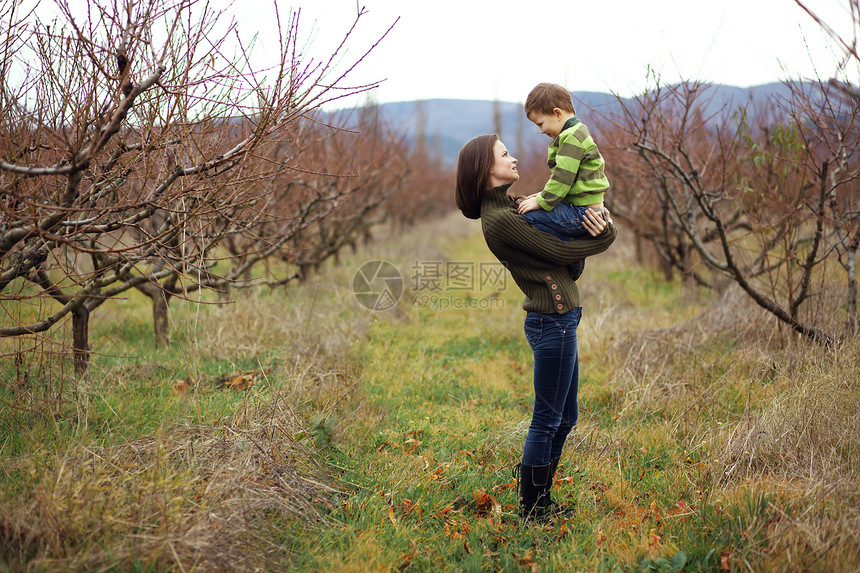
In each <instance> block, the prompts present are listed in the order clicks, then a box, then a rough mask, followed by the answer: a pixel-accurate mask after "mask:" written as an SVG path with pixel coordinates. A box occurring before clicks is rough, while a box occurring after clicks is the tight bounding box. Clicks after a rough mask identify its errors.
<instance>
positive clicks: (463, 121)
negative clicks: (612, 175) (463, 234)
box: [379, 83, 789, 165]
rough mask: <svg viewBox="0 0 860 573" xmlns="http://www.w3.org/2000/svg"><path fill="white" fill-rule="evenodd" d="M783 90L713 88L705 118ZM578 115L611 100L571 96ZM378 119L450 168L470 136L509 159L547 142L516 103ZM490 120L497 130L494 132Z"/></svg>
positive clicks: (436, 108) (384, 111)
mask: <svg viewBox="0 0 860 573" xmlns="http://www.w3.org/2000/svg"><path fill="white" fill-rule="evenodd" d="M788 94H789V89H788V88H787V87H786V86H785V85H783V84H782V83H771V84H764V85H760V86H753V87H749V88H738V87H734V86H726V85H714V86H713V87H712V88H711V89H710V90H709V92H708V95H709V100H708V105H707V106H706V108H705V112H706V114H708V115H709V114H711V113H716V112H718V111H720V110H721V109H723V108H724V107H725V106H727V105H729V107H734V106H737V105H740V104H742V103H747V102H750V101H764V100H766V99H768V98H770V97H786V96H787V95H788ZM573 96H574V105H575V106H576V111H577V113H578V115H579V116H580V117H581V118H582V119H583V121H584V122H585V123H586V124H588V123H589V116H594V115H600V114H611V113H615V112H618V110H619V103H618V100H617V98H616V97H615V96H614V95H612V94H608V93H601V92H577V93H574V94H573ZM379 113H380V116H381V117H382V118H384V119H385V120H386V121H388V122H389V123H390V124H391V125H393V126H395V127H396V128H397V127H399V128H402V129H403V130H404V131H405V133H406V136H407V139H409V140H411V141H414V140H415V138H416V136H417V134H419V133H420V132H421V131H422V130H423V131H424V133H425V137H426V140H427V144H428V146H429V147H430V148H431V149H436V150H438V151H439V152H440V153H441V156H442V157H443V159H444V160H445V161H446V162H447V163H450V164H452V165H453V164H454V163H455V162H456V160H457V154H458V153H459V152H460V148H461V147H463V145H464V144H465V143H466V142H467V141H468V140H470V139H471V138H473V137H475V136H476V135H481V134H483V133H494V132H499V135H501V137H502V139H503V140H504V141H505V144H506V145H507V146H508V149H510V150H511V153H512V154H514V155H518V154H522V153H523V152H522V150H519V149H517V146H518V145H523V146H533V145H538V146H546V144H547V143H548V140H547V137H546V136H544V135H541V134H540V133H539V132H538V130H537V128H536V127H535V126H534V125H533V124H532V123H530V122H529V121H528V120H527V119H526V117H525V113H524V112H523V106H522V104H520V103H511V102H493V101H483V100H458V99H429V100H420V101H406V102H393V103H383V104H379ZM496 116H498V117H499V124H500V127H501V129H497V128H496V123H497V122H496V119H494V118H495V117H496Z"/></svg>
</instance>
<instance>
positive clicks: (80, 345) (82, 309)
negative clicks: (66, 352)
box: [72, 304, 90, 376]
mask: <svg viewBox="0 0 860 573" xmlns="http://www.w3.org/2000/svg"><path fill="white" fill-rule="evenodd" d="M72 336H73V345H72V348H73V352H74V359H73V362H74V365H75V374H77V375H78V376H81V375H82V374H84V373H86V371H87V368H89V365H90V309H89V307H88V306H87V305H86V304H82V305H81V306H79V307H78V308H76V309H75V310H73V311H72Z"/></svg>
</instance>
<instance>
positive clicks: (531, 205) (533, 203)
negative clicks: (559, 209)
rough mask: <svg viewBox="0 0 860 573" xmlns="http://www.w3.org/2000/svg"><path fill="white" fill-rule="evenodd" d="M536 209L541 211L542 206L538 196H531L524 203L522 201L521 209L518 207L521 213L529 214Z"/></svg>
mask: <svg viewBox="0 0 860 573" xmlns="http://www.w3.org/2000/svg"><path fill="white" fill-rule="evenodd" d="M535 209H540V204H539V203H538V202H537V195H529V196H528V197H526V198H525V199H523V200H522V201H520V205H519V207H517V211H519V212H520V213H528V212H529V211H534V210H535Z"/></svg>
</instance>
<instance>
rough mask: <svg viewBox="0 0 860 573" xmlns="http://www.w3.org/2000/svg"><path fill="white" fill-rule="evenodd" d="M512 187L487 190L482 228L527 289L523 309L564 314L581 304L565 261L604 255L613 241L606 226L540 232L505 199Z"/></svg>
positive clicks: (490, 244)
mask: <svg viewBox="0 0 860 573" xmlns="http://www.w3.org/2000/svg"><path fill="white" fill-rule="evenodd" d="M509 187H510V185H503V186H501V187H496V188H495V189H490V190H489V191H487V192H485V193H484V195H483V197H482V200H481V227H482V230H483V232H484V239H485V240H486V241H487V246H488V247H489V248H490V251H492V253H493V254H494V255H495V256H496V258H498V259H499V261H501V263H502V264H503V265H505V267H506V268H507V269H508V271H510V273H511V276H512V277H513V278H514V281H515V282H516V283H517V286H519V287H520V289H521V290H522V291H523V293H525V295H526V298H525V300H524V301H523V309H525V310H527V311H530V312H542V313H546V314H553V313H556V314H563V313H565V312H567V311H569V310H571V309H573V308H576V307H577V306H580V303H579V288H578V287H577V286H576V281H574V280H573V279H572V278H570V275H569V274H568V271H567V265H569V264H570V263H572V262H574V261H578V260H581V259H584V258H585V257H590V256H591V255H596V254H598V253H602V252H603V251H605V250H606V249H607V248H609V245H611V244H612V242H613V241H614V240H615V236H616V234H617V232H616V230H615V226H614V225H612V224H609V225H607V226H606V229H605V230H604V231H603V232H602V233H601V234H600V235H599V236H597V237H588V238H584V239H572V240H570V241H563V240H561V239H559V238H556V237H554V236H553V235H550V234H549V233H544V232H543V231H539V230H537V229H536V228H534V227H533V226H531V225H530V224H529V223H528V222H527V221H526V220H525V219H524V218H523V216H522V215H520V214H519V213H517V210H516V205H515V204H514V202H513V201H512V200H511V198H510V197H508V194H507V191H508V188H509Z"/></svg>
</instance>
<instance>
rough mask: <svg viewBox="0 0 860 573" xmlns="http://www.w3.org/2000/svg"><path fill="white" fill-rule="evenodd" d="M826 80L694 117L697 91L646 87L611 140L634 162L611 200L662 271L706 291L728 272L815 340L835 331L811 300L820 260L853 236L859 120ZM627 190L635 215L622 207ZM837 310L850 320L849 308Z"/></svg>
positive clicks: (701, 94)
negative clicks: (624, 145)
mask: <svg viewBox="0 0 860 573" xmlns="http://www.w3.org/2000/svg"><path fill="white" fill-rule="evenodd" d="M827 87H828V86H827V85H826V84H824V83H820V84H806V85H805V86H804V85H798V86H795V88H794V89H795V92H794V97H793V98H792V99H791V100H790V101H786V102H781V103H777V102H773V101H771V102H769V103H768V104H767V105H765V106H761V107H758V108H755V109H753V106H740V107H738V108H735V109H733V110H732V109H726V110H725V112H723V113H719V114H716V115H714V116H713V117H706V116H705V115H704V113H705V112H704V110H705V109H708V106H706V105H705V104H706V103H707V98H708V97H709V96H708V89H709V87H708V86H706V85H704V84H700V83H697V82H684V83H682V84H679V85H675V86H663V85H660V83H659V82H657V84H656V85H655V86H654V87H653V88H652V89H649V90H648V91H646V93H645V94H643V95H642V96H641V97H639V98H636V99H635V100H634V103H632V104H625V105H624V106H623V120H622V121H623V125H624V127H625V130H626V135H620V134H619V137H620V139H622V140H624V141H626V142H628V144H629V150H630V151H631V152H633V154H635V157H636V158H637V160H636V161H637V166H636V167H635V168H633V169H630V170H629V171H628V174H627V177H626V178H625V179H622V182H623V183H624V184H626V185H628V186H631V187H629V188H626V187H625V188H624V189H621V190H620V191H619V193H618V195H619V197H621V198H623V199H619V201H618V203H619V205H618V206H615V205H614V204H613V208H614V209H615V210H614V212H615V213H618V214H619V216H621V217H624V218H626V219H628V220H631V221H633V222H634V223H635V226H634V229H635V230H636V231H637V232H639V233H643V235H644V236H646V237H648V238H649V239H650V240H652V241H653V242H654V244H655V245H656V246H657V249H658V251H660V252H661V255H662V256H663V257H664V258H665V259H666V260H667V262H669V263H670V264H672V265H673V266H676V267H677V268H680V269H682V270H684V271H685V272H688V273H691V274H693V275H694V276H695V277H696V278H697V280H698V281H699V282H700V283H702V284H707V285H711V286H713V285H714V284H715V283H714V278H716V277H719V276H724V277H728V278H729V279H731V280H732V281H733V282H734V283H736V284H737V285H739V286H740V287H741V288H742V289H743V290H744V291H745V292H746V293H747V294H748V295H749V296H750V297H751V298H752V299H753V300H754V301H755V302H756V303H757V304H758V305H760V306H761V307H762V308H764V309H766V310H767V311H768V312H770V313H772V314H773V315H774V316H776V317H777V318H778V319H779V320H780V321H782V322H783V323H785V324H788V325H789V326H790V327H791V328H792V329H794V330H796V331H797V332H799V333H801V334H802V335H804V336H805V337H808V338H810V339H814V340H817V341H820V342H823V343H830V342H832V341H833V340H834V339H835V338H837V337H838V333H837V332H836V331H834V330H833V328H832V325H829V324H825V323H823V321H822V320H821V319H820V313H819V312H818V310H820V309H818V308H817V307H816V303H817V298H818V297H817V293H818V292H820V288H818V287H820V285H821V284H822V281H823V280H824V277H825V266H824V265H825V263H826V261H828V260H830V259H831V258H833V255H834V253H837V252H840V251H839V249H840V248H842V249H843V250H844V249H845V248H848V247H846V245H852V244H854V243H855V242H856V235H857V215H856V204H855V202H856V199H854V197H856V196H857V178H858V159H857V146H858V138H857V128H856V122H857V118H858V117H860V109H858V105H857V104H856V103H851V102H848V101H847V100H843V99H840V98H833V97H831V94H830V92H829V91H828V89H827ZM729 112H731V113H729ZM628 155H630V154H629V153H628ZM630 159H631V157H628V161H629V160H630ZM615 163H616V164H618V163H620V160H619V158H616V161H615ZM630 197H632V198H633V203H632V206H633V208H634V209H637V210H639V209H642V208H643V206H644V207H646V210H645V211H644V212H634V211H633V210H631V209H630V208H629V207H627V208H622V206H621V205H623V203H624V202H625V201H628V198H630ZM642 219H645V221H643V220H642ZM672 245H675V252H672V251H673V248H672ZM840 245H841V247H840ZM693 253H694V254H695V255H696V260H692V259H691V257H690V255H692V254H693ZM854 253H856V247H855V248H854ZM852 256H853V253H852ZM846 268H847V267H846ZM706 269H707V271H708V272H707V273H705V270H706ZM854 284H855V285H856V280H854ZM851 292H853V293H854V294H853V295H852V294H851ZM851 296H853V297H854V299H855V300H856V286H855V288H854V289H853V291H852V290H851V289H849V298H850V297H851ZM848 314H849V319H848V321H849V324H856V321H857V316H856V303H855V305H854V308H853V309H852V308H849V311H848Z"/></svg>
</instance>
